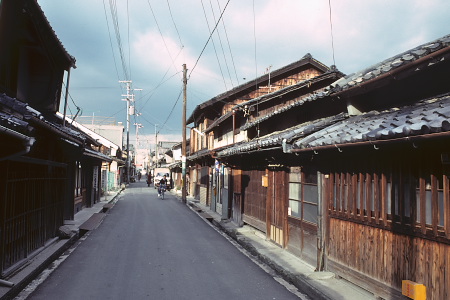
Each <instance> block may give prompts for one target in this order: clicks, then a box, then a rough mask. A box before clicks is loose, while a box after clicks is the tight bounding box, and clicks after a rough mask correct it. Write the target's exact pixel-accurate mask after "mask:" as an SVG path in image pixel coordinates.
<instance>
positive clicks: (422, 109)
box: [288, 36, 450, 299]
mask: <svg viewBox="0 0 450 300" xmlns="http://www.w3.org/2000/svg"><path fill="white" fill-rule="evenodd" d="M449 74H450V36H445V37H442V38H439V39H437V40H435V41H431V42H429V43H426V44H423V45H420V46H418V47H416V48H414V49H411V50H408V51H406V52H404V53H401V54H399V55H396V56H394V57H392V58H389V59H387V60H385V61H383V62H381V63H379V64H376V65H374V66H373V67H370V68H368V69H365V70H363V71H361V72H357V73H356V74H355V75H352V76H349V77H346V78H343V79H342V80H340V81H338V82H336V83H335V84H334V85H333V89H332V91H331V93H330V97H331V98H332V99H334V100H335V101H341V102H343V103H346V105H347V107H348V112H349V114H350V115H351V116H350V117H349V118H348V119H346V120H343V121H340V122H337V123H335V124H333V125H331V126H328V127H326V128H324V129H322V130H320V131H317V132H315V133H312V134H310V135H308V136H305V137H302V138H301V139H298V140H295V141H293V143H292V148H291V150H288V152H291V153H295V154H296V155H298V157H299V159H303V160H311V159H313V160H314V161H315V163H314V166H315V168H316V169H317V170H318V171H319V176H318V178H319V182H320V183H321V184H319V191H320V199H321V203H322V204H323V208H322V209H320V211H321V212H322V214H323V216H326V221H325V222H324V224H323V227H322V228H321V229H322V233H323V235H322V242H323V247H324V251H323V253H322V254H323V256H322V258H323V261H322V263H323V264H325V265H326V267H327V269H328V270H331V271H334V272H336V273H337V274H340V275H341V276H343V277H346V278H348V279H349V280H352V281H354V282H358V283H359V284H360V285H362V286H364V287H365V288H367V289H369V290H371V291H373V292H374V293H375V294H376V295H379V296H381V297H383V298H385V299H390V298H394V297H396V296H399V294H400V291H401V285H402V280H411V281H414V282H417V283H421V284H424V285H425V286H426V287H427V299H448V298H449V297H450V289H449V287H450V276H448V274H450V264H449V259H448V258H449V256H448V254H449V253H450V249H449V244H450V243H449V231H450V226H449V225H450V209H449V208H450V196H449V195H450V187H449V182H450V181H449V168H448V165H449V162H448V161H449V160H448V157H449V156H448V153H449V145H450V143H449V141H450V126H449V124H450V123H449V121H450V119H449V118H450V114H449V111H450V98H449V97H450V96H449V93H450V86H449V85H448V78H449ZM288 148H289V147H288ZM306 201H307V199H306ZM304 212H306V210H305V211H304Z"/></svg>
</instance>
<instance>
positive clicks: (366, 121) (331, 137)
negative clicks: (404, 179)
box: [293, 95, 450, 148]
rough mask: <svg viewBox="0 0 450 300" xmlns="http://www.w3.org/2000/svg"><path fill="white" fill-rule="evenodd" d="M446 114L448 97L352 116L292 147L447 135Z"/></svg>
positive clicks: (447, 119) (303, 139)
mask: <svg viewBox="0 0 450 300" xmlns="http://www.w3.org/2000/svg"><path fill="white" fill-rule="evenodd" d="M449 111H450V95H442V96H438V97H435V98H432V99H427V100H423V101H421V102H419V103H417V104H415V105H412V106H407V107H403V108H399V109H390V110H387V111H383V112H370V113H366V114H363V115H359V116H353V117H351V118H349V119H347V120H343V121H340V122H338V123H336V124H334V125H331V126H329V127H327V128H324V129H322V130H320V131H317V132H315V133H313V134H311V135H309V136H307V137H304V138H301V139H298V140H297V141H295V142H294V143H293V148H314V147H318V146H327V145H328V146H329V145H339V144H347V143H354V142H367V141H376V140H386V139H393V138H402V137H409V136H415V135H425V134H430V133H438V132H445V131H450V122H449V117H448V115H450V112H449ZM443 113H445V114H446V115H444V114H443Z"/></svg>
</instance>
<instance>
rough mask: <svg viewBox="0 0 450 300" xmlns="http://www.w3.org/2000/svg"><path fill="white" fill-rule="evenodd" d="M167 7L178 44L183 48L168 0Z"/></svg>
mask: <svg viewBox="0 0 450 300" xmlns="http://www.w3.org/2000/svg"><path fill="white" fill-rule="evenodd" d="M167 7H168V8H169V13H170V18H171V19H172V23H173V26H174V27H175V30H176V32H177V35H178V39H179V40H180V46H181V48H184V45H183V42H182V41H181V36H180V33H179V32H178V27H177V24H175V20H174V18H173V15H172V9H171V8H170V4H169V0H167Z"/></svg>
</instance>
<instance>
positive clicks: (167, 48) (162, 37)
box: [147, 0, 178, 70]
mask: <svg viewBox="0 0 450 300" xmlns="http://www.w3.org/2000/svg"><path fill="white" fill-rule="evenodd" d="M147 3H148V6H149V7H150V11H151V12H152V16H153V19H154V20H155V23H156V27H157V28H158V31H159V34H160V35H161V39H162V40H163V43H164V46H165V47H166V50H167V53H168V54H169V57H170V59H171V61H172V65H173V67H174V68H175V70H178V69H177V67H176V66H175V61H174V59H173V58H172V55H171V54H170V51H169V47H167V43H166V40H165V39H164V36H163V34H162V31H161V28H160V27H159V23H158V20H157V19H156V15H155V12H154V11H153V7H152V5H151V4H150V0H147Z"/></svg>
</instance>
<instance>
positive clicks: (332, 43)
mask: <svg viewBox="0 0 450 300" xmlns="http://www.w3.org/2000/svg"><path fill="white" fill-rule="evenodd" d="M328 6H329V8H330V27H331V49H332V51H333V65H334V66H336V61H335V59H334V38H333V22H332V20H331V0H328Z"/></svg>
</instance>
